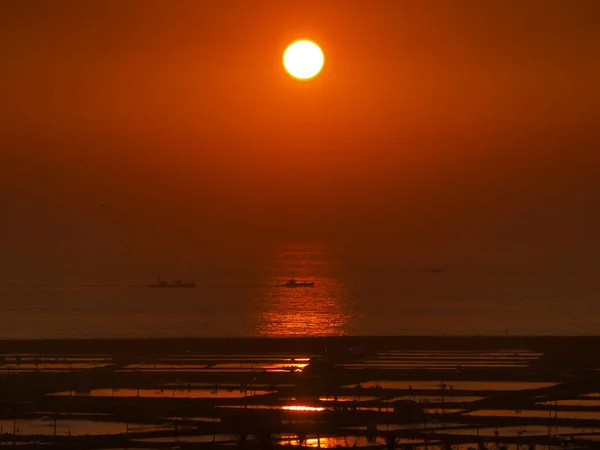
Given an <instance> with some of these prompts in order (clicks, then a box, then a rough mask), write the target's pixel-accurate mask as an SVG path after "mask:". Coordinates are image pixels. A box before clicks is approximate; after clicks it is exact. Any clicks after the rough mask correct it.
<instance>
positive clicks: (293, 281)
mask: <svg viewBox="0 0 600 450" xmlns="http://www.w3.org/2000/svg"><path fill="white" fill-rule="evenodd" d="M314 285H315V282H314V281H310V282H309V281H296V279H295V278H292V279H290V280H289V281H286V282H285V283H283V284H282V285H281V286H283V287H291V288H296V287H313V286H314Z"/></svg>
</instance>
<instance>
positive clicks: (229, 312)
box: [0, 246, 600, 339]
mask: <svg viewBox="0 0 600 450" xmlns="http://www.w3.org/2000/svg"><path fill="white" fill-rule="evenodd" d="M291 277H295V278H297V279H298V280H300V281H314V283H315V285H314V287H303V288H286V287H283V286H282V284H283V283H285V282H286V281H287V280H288V279H289V278H291ZM166 278H168V277H166ZM171 278H173V277H171ZM192 278H193V279H194V280H195V281H196V283H197V287H196V288H178V289H157V288H151V287H149V285H150V284H152V283H154V282H156V276H154V275H152V276H150V275H149V276H148V279H147V280H143V281H140V280H138V279H136V280H134V281H132V282H126V283H123V282H120V283H110V282H107V283H94V284H73V283H71V284H60V283H56V284H53V283H46V284H27V283H6V284H3V285H2V286H0V320H1V323H0V339H55V338H169V337H298V336H331V335H379V336H381V335H438V336H439V335H501V336H504V335H594V334H598V331H599V330H600V281H599V280H598V278H597V277H595V276H592V275H590V274H581V273H578V272H577V271H573V272H552V271H535V270H512V271H511V270H503V271H500V270H484V269H473V268H465V267H454V266H448V267H430V266H427V265H414V266H410V265H406V266H394V267H393V268H389V267H388V268H382V267H380V266H377V265H372V266H371V267H368V266H365V265H363V266H359V267H352V266H351V265H348V264H344V263H343V262H340V261H338V260H336V259H335V257H334V256H332V255H331V254H330V252H328V251H326V250H323V249H321V248H319V247H314V246H297V247H288V248H283V249H282V250H281V251H280V252H278V253H277V254H276V255H274V256H273V258H272V261H271V262H270V263H269V264H266V265H264V267H259V268H258V269H257V267H256V265H252V267H250V266H248V268H247V270H244V269H243V268H242V269H241V270H239V269H238V270H235V271H231V272H228V271H227V270H220V271H219V272H214V273H202V274H197V276H194V277H192Z"/></svg>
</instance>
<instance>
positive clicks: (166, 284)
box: [150, 277, 196, 288]
mask: <svg viewBox="0 0 600 450" xmlns="http://www.w3.org/2000/svg"><path fill="white" fill-rule="evenodd" d="M150 287H153V288H195V287H196V283H195V282H193V281H191V280H189V281H183V280H173V281H166V280H161V279H160V277H158V282H157V283H156V284H151V285H150Z"/></svg>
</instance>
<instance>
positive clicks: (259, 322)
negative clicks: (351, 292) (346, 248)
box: [253, 245, 350, 337]
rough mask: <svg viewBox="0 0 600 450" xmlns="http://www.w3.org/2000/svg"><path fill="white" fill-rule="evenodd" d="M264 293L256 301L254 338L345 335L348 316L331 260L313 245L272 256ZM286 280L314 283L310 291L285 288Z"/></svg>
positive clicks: (340, 285) (289, 249)
mask: <svg viewBox="0 0 600 450" xmlns="http://www.w3.org/2000/svg"><path fill="white" fill-rule="evenodd" d="M271 264H272V267H271V268H270V272H271V275H270V278H269V279H268V280H267V284H268V285H269V286H270V287H269V288H268V289H267V290H266V291H263V292H261V293H260V294H259V297H258V298H257V299H256V300H257V301H256V309H255V311H254V314H253V315H254V317H253V321H254V333H255V334H256V335H258V336H269V337H275V336H282V337H290V336H324V335H342V334H345V333H346V329H347V326H348V322H349V320H350V314H349V312H348V307H347V304H346V303H345V301H344V294H343V286H342V284H341V282H340V281H339V280H338V279H337V278H336V277H335V271H334V270H333V262H332V257H331V255H330V254H328V253H327V252H326V251H325V250H323V249H322V248H321V247H319V246H316V245H300V246H294V247H291V248H285V249H282V250H280V251H279V252H277V253H275V254H274V255H273V257H272V260H271ZM290 278H296V279H297V280H298V281H299V282H302V281H314V283H315V284H314V286H313V287H292V288H290V287H285V286H282V284H283V283H285V282H286V281H288V280H289V279H290Z"/></svg>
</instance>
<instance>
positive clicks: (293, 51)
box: [283, 41, 325, 80]
mask: <svg viewBox="0 0 600 450" xmlns="http://www.w3.org/2000/svg"><path fill="white" fill-rule="evenodd" d="M324 62H325V58H324V57H323V52H322V51H321V49H320V48H319V46H318V45H317V44H315V43H314V42H312V41H296V42H294V43H292V44H290V46H289V47H288V48H287V49H286V50H285V52H284V53H283V65H284V67H285V69H286V70H287V71H288V72H289V73H290V75H292V76H294V77H296V78H300V79H303V80H304V79H307V78H312V77H314V76H315V75H316V74H318V73H319V72H320V71H321V68H322V67H323V63H324Z"/></svg>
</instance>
